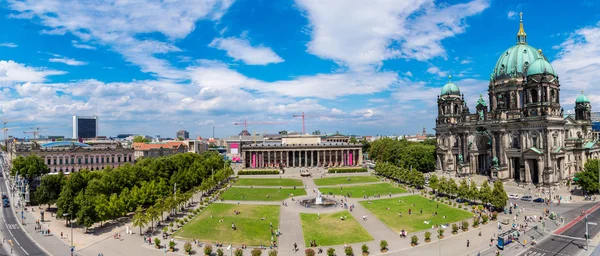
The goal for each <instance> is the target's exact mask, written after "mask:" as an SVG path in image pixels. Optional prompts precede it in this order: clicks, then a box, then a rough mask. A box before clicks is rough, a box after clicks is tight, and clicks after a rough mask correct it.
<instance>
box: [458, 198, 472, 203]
mask: <svg viewBox="0 0 600 256" xmlns="http://www.w3.org/2000/svg"><path fill="white" fill-rule="evenodd" d="M456 202H457V203H467V202H469V201H468V200H467V199H464V198H457V199H456Z"/></svg>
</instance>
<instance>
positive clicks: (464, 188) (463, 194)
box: [458, 179, 469, 199]
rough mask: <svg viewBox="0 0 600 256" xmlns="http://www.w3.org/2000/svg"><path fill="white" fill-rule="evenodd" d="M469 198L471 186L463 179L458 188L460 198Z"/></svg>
mask: <svg viewBox="0 0 600 256" xmlns="http://www.w3.org/2000/svg"><path fill="white" fill-rule="evenodd" d="M468 196H469V184H467V180H465V179H461V180H460V185H459V186H458V197H459V198H462V199H466V198H467V197H468Z"/></svg>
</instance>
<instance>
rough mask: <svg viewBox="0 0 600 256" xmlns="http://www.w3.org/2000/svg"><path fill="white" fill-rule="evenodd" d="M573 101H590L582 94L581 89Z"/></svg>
mask: <svg viewBox="0 0 600 256" xmlns="http://www.w3.org/2000/svg"><path fill="white" fill-rule="evenodd" d="M575 103H590V100H589V99H588V98H587V97H586V96H585V94H583V91H581V94H579V96H577V99H575Z"/></svg>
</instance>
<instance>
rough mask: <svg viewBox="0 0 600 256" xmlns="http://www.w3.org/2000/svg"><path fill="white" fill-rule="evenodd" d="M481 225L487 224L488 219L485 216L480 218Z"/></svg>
mask: <svg viewBox="0 0 600 256" xmlns="http://www.w3.org/2000/svg"><path fill="white" fill-rule="evenodd" d="M481 218H482V221H483V224H487V222H488V220H489V219H490V217H488V216H487V215H483V216H481Z"/></svg>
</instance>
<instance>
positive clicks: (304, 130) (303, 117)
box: [292, 112, 332, 134]
mask: <svg viewBox="0 0 600 256" xmlns="http://www.w3.org/2000/svg"><path fill="white" fill-rule="evenodd" d="M292 116H293V117H302V134H306V129H305V126H304V119H306V118H307V117H332V116H325V115H305V114H304V112H302V115H292Z"/></svg>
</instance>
